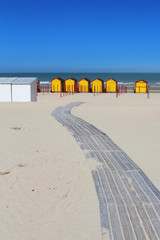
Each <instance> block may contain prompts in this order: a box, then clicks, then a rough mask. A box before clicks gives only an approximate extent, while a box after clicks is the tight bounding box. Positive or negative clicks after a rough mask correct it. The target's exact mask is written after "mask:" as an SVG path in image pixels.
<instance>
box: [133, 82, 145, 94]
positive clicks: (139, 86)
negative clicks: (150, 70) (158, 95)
mask: <svg viewBox="0 0 160 240" xmlns="http://www.w3.org/2000/svg"><path fill="white" fill-rule="evenodd" d="M147 88H148V82H146V81H144V80H139V81H137V82H135V92H136V93H146V92H147Z"/></svg>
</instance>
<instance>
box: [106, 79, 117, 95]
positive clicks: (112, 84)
mask: <svg viewBox="0 0 160 240" xmlns="http://www.w3.org/2000/svg"><path fill="white" fill-rule="evenodd" d="M116 88H117V81H116V80H114V79H113V78H111V79H108V80H107V81H106V92H116Z"/></svg>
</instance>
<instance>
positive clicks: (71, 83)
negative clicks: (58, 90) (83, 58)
mask: <svg viewBox="0 0 160 240" xmlns="http://www.w3.org/2000/svg"><path fill="white" fill-rule="evenodd" d="M76 84H77V80H76V79H74V78H68V79H66V80H65V82H64V91H65V92H76V91H77V87H76Z"/></svg>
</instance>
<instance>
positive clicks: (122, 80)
mask: <svg viewBox="0 0 160 240" xmlns="http://www.w3.org/2000/svg"><path fill="white" fill-rule="evenodd" d="M0 77H36V78H38V80H39V81H40V82H43V83H45V82H51V80H52V79H54V78H56V77H58V78H62V79H63V80H66V79H68V78H74V79H76V80H81V79H82V78H87V79H89V80H91V81H93V80H94V79H96V78H100V79H101V80H103V81H106V80H108V79H110V78H113V79H115V80H116V81H117V82H118V84H120V85H128V86H134V83H135V82H136V81H138V80H145V81H147V82H148V84H149V85H150V86H159V87H160V73H100V72H99V73H98V72H97V73H86V72H80V73H76V72H71V73H69V72H67V73H62V72H61V73H59V72H57V73H56V72H55V73H35V72H34V73H0Z"/></svg>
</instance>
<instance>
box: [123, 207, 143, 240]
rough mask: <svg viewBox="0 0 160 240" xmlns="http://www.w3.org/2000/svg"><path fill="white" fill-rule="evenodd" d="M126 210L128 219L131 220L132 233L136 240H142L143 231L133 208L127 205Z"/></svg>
mask: <svg viewBox="0 0 160 240" xmlns="http://www.w3.org/2000/svg"><path fill="white" fill-rule="evenodd" d="M127 210H128V213H129V217H130V219H131V223H132V226H133V229H134V233H135V235H136V239H137V240H144V239H146V238H145V234H144V231H143V226H141V221H140V220H139V217H138V215H137V212H136V210H135V207H134V206H133V205H127Z"/></svg>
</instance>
